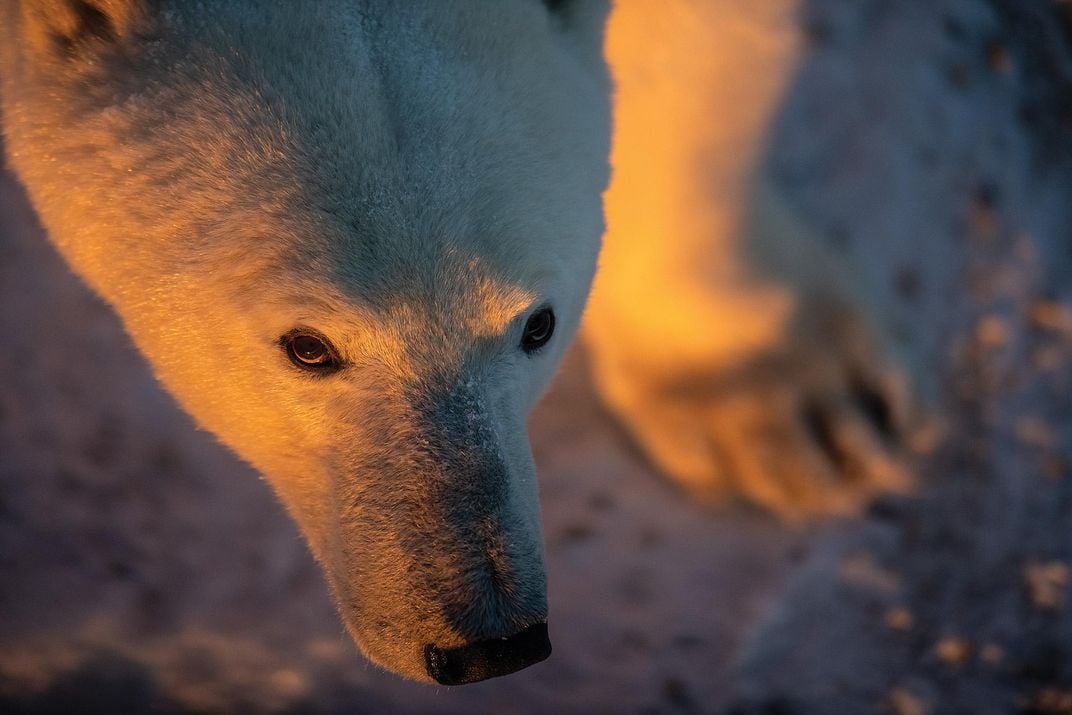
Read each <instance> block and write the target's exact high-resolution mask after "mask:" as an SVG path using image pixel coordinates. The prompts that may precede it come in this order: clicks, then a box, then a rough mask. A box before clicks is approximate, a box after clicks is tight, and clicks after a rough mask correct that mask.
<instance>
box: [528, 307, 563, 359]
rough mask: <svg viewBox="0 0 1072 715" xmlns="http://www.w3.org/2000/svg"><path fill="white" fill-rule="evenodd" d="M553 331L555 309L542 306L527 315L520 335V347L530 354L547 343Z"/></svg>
mask: <svg viewBox="0 0 1072 715" xmlns="http://www.w3.org/2000/svg"><path fill="white" fill-rule="evenodd" d="M554 332H555V311H553V310H551V308H550V307H549V306H548V307H544V308H540V309H538V310H537V311H536V312H535V313H533V314H532V315H530V316H529V319H528V322H526V323H525V332H524V333H523V334H522V335H521V349H522V350H524V351H525V352H526V353H528V354H530V355H531V354H532V353H534V352H536V351H537V350H539V349H540V348H542V347H543V346H544V345H546V344H547V341H549V340H550V339H551V335H553V334H554Z"/></svg>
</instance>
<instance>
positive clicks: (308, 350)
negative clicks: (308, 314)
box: [282, 332, 339, 372]
mask: <svg viewBox="0 0 1072 715" xmlns="http://www.w3.org/2000/svg"><path fill="white" fill-rule="evenodd" d="M282 342H283V348H284V349H285V350H286V351H287V357H289V358H290V361H291V362H292V363H294V364H295V365H297V366H298V367H300V368H304V369H306V370H315V371H317V372H320V371H330V370H334V369H336V368H338V367H339V359H338V357H337V356H336V354H335V349H334V348H332V347H331V343H329V342H328V341H327V340H325V339H324V338H322V337H320V336H319V335H314V334H312V333H305V332H294V333H290V334H288V335H284V336H283V340H282Z"/></svg>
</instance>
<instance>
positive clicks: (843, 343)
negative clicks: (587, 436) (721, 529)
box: [612, 306, 910, 518]
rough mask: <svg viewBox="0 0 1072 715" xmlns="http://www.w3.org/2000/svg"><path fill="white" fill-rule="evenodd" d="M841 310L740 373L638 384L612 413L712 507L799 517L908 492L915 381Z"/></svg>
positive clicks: (844, 510)
mask: <svg viewBox="0 0 1072 715" xmlns="http://www.w3.org/2000/svg"><path fill="white" fill-rule="evenodd" d="M812 309H813V311H814V310H818V308H816V307H815V306H813V307H812ZM840 313H842V311H836V312H834V313H821V314H820V315H814V314H813V316H814V317H817V318H820V320H819V321H818V322H820V323H822V324H823V325H822V326H821V329H820V328H819V327H818V326H814V325H812V326H809V327H807V328H804V329H799V330H797V331H796V332H797V335H795V336H793V337H791V338H790V339H789V340H788V341H786V344H784V345H779V346H775V347H774V348H773V349H772V350H770V351H768V352H766V353H764V354H760V355H757V356H755V357H753V358H752V359H750V360H748V361H746V362H745V363H744V364H742V365H741V366H739V367H737V368H735V369H728V370H719V371H716V372H714V373H713V374H707V375H705V374H683V375H682V374H679V375H675V376H673V377H671V378H670V379H669V380H667V381H662V380H656V381H652V380H650V379H644V378H641V379H637V380H633V381H631V382H632V389H626V390H624V391H622V390H618V392H619V393H620V396H621V397H624V398H625V399H624V400H621V401H620V402H618V403H617V404H613V405H612V407H613V408H614V410H615V412H616V413H617V414H618V416H619V417H620V418H621V419H622V420H623V421H624V423H625V425H626V427H627V428H628V430H629V431H630V432H631V433H632V434H633V436H634V437H635V438H636V440H637V441H638V443H639V444H640V446H641V447H642V449H643V450H644V452H645V453H646V454H647V456H648V457H649V458H650V459H651V460H652V461H653V462H654V464H655V465H656V466H657V467H659V468H660V469H661V470H662V471H663V472H665V473H666V474H667V475H669V476H670V477H672V478H673V479H675V480H676V481H677V482H679V483H680V484H681V485H683V486H684V487H686V488H687V489H688V490H689V491H691V492H692V493H694V494H696V495H697V496H699V497H701V498H703V499H705V500H711V501H718V500H724V499H725V498H726V497H728V496H732V495H737V496H740V497H743V498H744V499H745V500H747V501H749V502H752V503H755V504H758V505H760V506H762V507H765V508H767V509H770V510H772V511H774V512H776V513H778V514H780V515H782V516H784V517H787V518H797V517H800V516H806V515H808V514H816V513H847V512H852V511H854V510H856V509H858V508H859V507H860V506H861V505H862V504H863V503H865V502H866V501H868V500H869V498H870V497H872V496H873V495H875V494H877V493H881V492H887V491H895V492H897V491H904V490H905V489H907V488H908V487H909V486H910V479H909V478H908V475H907V472H906V470H905V468H904V467H903V466H902V463H901V459H900V454H901V449H902V437H903V435H904V434H905V431H906V429H907V426H908V422H909V414H910V408H909V399H908V391H907V387H906V380H905V379H904V375H903V373H902V372H901V371H900V370H898V369H897V368H896V367H894V366H893V364H892V363H891V362H890V361H889V360H888V359H887V358H886V357H885V356H884V355H883V354H882V353H881V352H880V351H879V350H877V349H876V348H875V347H873V342H872V341H871V340H869V339H867V338H866V333H865V331H864V330H863V329H862V327H861V326H860V324H859V321H858V320H855V319H852V318H850V317H848V316H846V315H844V314H840ZM809 322H812V321H809ZM638 377H639V376H638ZM615 382H617V383H618V384H619V385H621V384H628V383H629V382H630V379H629V378H628V377H625V376H622V377H619V378H618V379H616V380H615Z"/></svg>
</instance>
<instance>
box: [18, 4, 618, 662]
mask: <svg viewBox="0 0 1072 715" xmlns="http://www.w3.org/2000/svg"><path fill="white" fill-rule="evenodd" d="M606 5H607V3H606V2H604V1H602V0H573V1H570V0H558V1H557V2H550V1H543V2H541V0H510V1H509V2H507V1H501V2H500V1H498V0H496V1H495V2H487V1H485V0H451V1H450V2H445V1H439V0H437V1H436V2H398V1H397V0H364V1H361V0H346V1H343V0H337V1H336V0H317V1H316V2H309V3H283V2H274V3H256V2H250V1H246V0H221V1H220V2H214V3H189V2H181V1H180V0H174V1H172V0H94V1H93V2H90V1H89V0H47V1H46V0H26V1H25V2H23V3H21V5H20V3H18V2H16V3H9V4H8V7H7V10H6V12H7V13H8V16H7V17H5V18H3V20H4V21H5V23H6V25H7V27H8V29H7V30H5V31H3V32H4V33H7V35H9V36H10V38H12V41H11V42H8V39H9V37H4V39H3V43H2V44H5V45H6V46H5V49H3V50H0V59H2V62H0V72H2V74H3V96H4V122H5V131H6V136H7V149H8V152H9V156H10V159H11V163H12V165H13V166H14V167H15V168H16V170H17V171H18V173H19V175H20V176H21V177H22V179H23V180H24V182H25V183H26V185H27V187H28V189H29V191H30V194H31V197H32V199H33V201H34V203H35V205H36V207H37V208H38V210H39V212H40V214H41V215H42V217H43V219H44V222H45V224H46V226H47V228H48V229H49V231H50V234H51V236H52V238H53V241H54V242H55V243H56V245H57V246H58V247H59V248H60V250H61V252H62V253H63V254H64V256H65V257H66V258H67V260H68V261H69V262H70V263H71V265H72V266H73V267H74V268H75V270H76V271H77V272H78V273H79V274H81V275H82V276H83V277H84V278H85V279H86V280H87V281H88V282H89V283H90V284H91V285H92V286H93V287H94V288H95V289H96V290H97V291H98V292H99V293H100V294H101V295H103V296H104V297H105V298H106V299H107V300H108V301H109V302H110V303H111V304H112V305H113V306H114V307H115V308H116V310H117V311H118V312H119V313H120V315H121V316H122V318H123V320H124V323H125V325H126V326H127V328H128V330H129V332H130V334H131V335H132V336H133V338H134V340H135V342H136V343H137V345H138V346H139V348H140V349H141V350H142V351H143V352H144V354H145V355H146V356H147V357H148V358H149V360H150V362H151V364H152V365H153V368H154V370H155V371H156V373H157V375H158V376H159V377H160V379H161V380H162V381H163V382H164V383H165V384H166V385H167V387H168V388H169V389H170V391H171V392H172V393H173V394H174V395H175V396H176V397H177V398H178V400H179V401H180V402H181V404H182V405H183V406H184V407H185V408H186V409H187V410H188V411H189V412H190V413H191V414H193V415H194V416H195V417H196V419H197V420H198V421H199V422H200V423H201V424H202V425H204V426H205V427H207V428H208V429H210V430H211V431H213V432H214V433H215V434H216V435H218V436H219V437H220V439H221V440H222V441H223V442H225V443H226V444H228V445H230V446H231V447H233V448H234V449H235V450H236V451H237V452H238V453H239V454H240V455H242V456H243V457H245V458H246V459H248V460H249V461H250V462H251V463H253V464H254V465H255V466H256V467H257V468H258V469H260V470H261V471H262V472H263V473H264V474H265V475H266V476H267V478H268V480H269V481H270V482H271V484H272V486H273V487H274V488H275V490H276V491H277V493H278V494H279V496H280V497H281V499H282V500H283V502H284V503H285V504H286V506H287V508H288V509H289V511H290V513H291V514H292V515H293V516H294V518H295V519H296V520H297V522H298V523H299V524H300V526H301V529H302V531H303V533H304V534H305V536H306V537H307V539H308V541H309V543H310V545H311V548H312V550H313V552H314V553H315V555H316V557H317V558H318V559H319V561H320V563H321V564H322V565H323V568H324V571H325V572H326V574H327V579H328V581H329V583H330V585H331V588H332V590H333V592H334V594H335V596H336V599H337V602H338V605H339V609H340V612H341V614H342V616H343V618H344V620H345V622H346V624H347V626H348V628H349V630H350V632H351V633H352V635H353V636H354V638H355V640H356V641H357V643H358V644H359V645H360V647H361V648H362V650H363V651H364V652H365V653H366V655H367V656H368V657H369V658H370V659H371V660H373V661H374V662H376V663H378V664H380V665H382V666H383V667H385V668H387V669H389V670H392V671H395V672H397V673H400V674H403V675H406V676H409V677H412V678H415V679H419V680H437V681H439V682H443V683H464V682H471V681H474V680H479V679H482V678H485V677H491V676H494V675H500V674H504V673H506V672H511V671H512V670H516V669H517V668H520V667H524V666H525V665H528V664H529V663H531V662H535V661H536V660H538V659H540V658H542V657H544V656H545V655H546V654H547V652H548V648H549V645H548V643H547V640H546V626H545V625H544V624H545V622H546V618H547V606H546V583H545V574H544V566H543V558H542V544H541V534H540V520H539V512H538V503H537V489H536V481H535V473H534V469H533V462H532V457H531V452H530V449H529V445H528V437H527V433H526V424H525V421H526V415H527V413H528V412H529V410H530V409H531V408H532V406H533V404H534V403H535V401H536V399H537V398H538V396H539V395H540V393H541V390H542V389H543V388H544V386H545V385H546V384H547V382H548V380H549V379H550V377H551V375H552V373H553V371H554V369H555V366H556V364H557V363H558V361H559V359H560V357H561V355H562V353H563V350H564V348H565V347H566V345H567V343H568V342H569V340H570V338H571V336H572V335H573V333H574V332H575V330H576V328H577V325H578V321H579V316H580V313H581V311H582V308H583V305H584V302H585V298H586V295H587V292H588V288H589V285H590V282H591V278H592V274H593V272H594V268H595V261H596V256H597V253H598V247H599V239H600V236H601V233H602V230H603V223H602V209H601V201H600V197H601V193H602V191H603V189H604V187H605V185H606V182H607V178H608V167H607V153H608V143H609V96H608V95H609V81H608V78H607V73H606V68H605V67H604V65H603V60H602V52H601V42H602V32H603V21H604V19H605V17H604V16H605V13H606V11H607V7H606Z"/></svg>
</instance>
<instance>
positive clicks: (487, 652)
mask: <svg viewBox="0 0 1072 715" xmlns="http://www.w3.org/2000/svg"><path fill="white" fill-rule="evenodd" d="M549 655H551V641H550V640H548V638H547V624H546V623H537V624H536V625H533V626H529V627H528V628H526V629H525V630H523V631H521V632H520V633H515V634H514V635H512V636H507V637H506V638H493V639H491V640H486V641H480V642H478V643H470V644H469V645H463V646H459V647H457V648H438V647H436V646H434V645H429V646H425V648H424V659H425V662H426V663H427V665H428V674H429V675H431V676H432V677H433V678H434V679H435V681H436V682H437V683H441V684H442V685H465V684H466V683H476V682H478V681H480V680H487V679H488V678H497V677H499V676H500V675H509V674H510V673H514V672H517V671H519V670H521V669H522V668H527V667H529V666H530V665H533V664H535V663H539V662H540V661H541V660H545V659H546V658H547V656H549Z"/></svg>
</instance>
